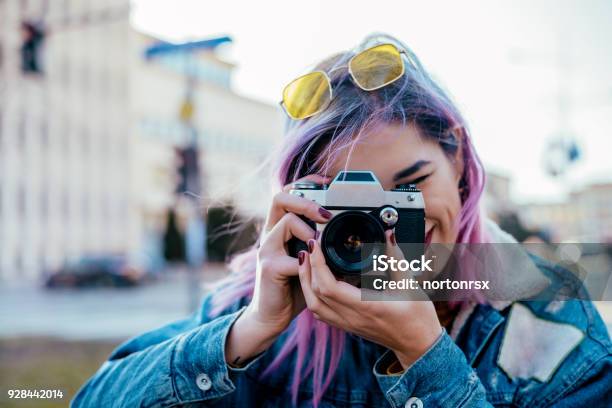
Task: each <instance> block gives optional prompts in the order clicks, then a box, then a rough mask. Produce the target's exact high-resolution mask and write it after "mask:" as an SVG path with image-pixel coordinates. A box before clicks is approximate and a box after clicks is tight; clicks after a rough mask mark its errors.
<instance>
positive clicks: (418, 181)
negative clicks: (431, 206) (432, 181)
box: [408, 174, 430, 184]
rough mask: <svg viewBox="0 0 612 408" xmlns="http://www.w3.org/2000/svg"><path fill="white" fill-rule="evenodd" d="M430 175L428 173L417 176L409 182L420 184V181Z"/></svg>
mask: <svg viewBox="0 0 612 408" xmlns="http://www.w3.org/2000/svg"><path fill="white" fill-rule="evenodd" d="M429 176H430V174H426V175H424V176H421V177H417V178H415V179H414V180H412V181H409V182H408V184H419V183H421V182H423V181H425V179H426V178H427V177H429Z"/></svg>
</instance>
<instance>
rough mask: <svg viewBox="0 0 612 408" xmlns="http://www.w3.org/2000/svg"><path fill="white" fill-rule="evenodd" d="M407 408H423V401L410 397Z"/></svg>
mask: <svg viewBox="0 0 612 408" xmlns="http://www.w3.org/2000/svg"><path fill="white" fill-rule="evenodd" d="M404 407H405V408H423V401H421V400H420V399H419V398H417V397H410V398H408V401H406V405H404Z"/></svg>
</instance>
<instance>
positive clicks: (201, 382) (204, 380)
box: [196, 373, 212, 391]
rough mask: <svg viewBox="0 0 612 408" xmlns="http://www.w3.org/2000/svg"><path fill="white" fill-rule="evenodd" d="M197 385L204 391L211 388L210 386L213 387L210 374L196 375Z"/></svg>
mask: <svg viewBox="0 0 612 408" xmlns="http://www.w3.org/2000/svg"><path fill="white" fill-rule="evenodd" d="M196 385H197V386H198V388H199V389H201V390H202V391H208V390H210V387H212V383H211V382H210V377H209V376H208V374H204V373H202V374H199V375H198V376H197V377H196Z"/></svg>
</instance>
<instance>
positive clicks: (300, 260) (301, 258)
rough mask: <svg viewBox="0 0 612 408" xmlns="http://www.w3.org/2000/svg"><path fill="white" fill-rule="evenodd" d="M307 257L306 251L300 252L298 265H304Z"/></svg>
mask: <svg viewBox="0 0 612 408" xmlns="http://www.w3.org/2000/svg"><path fill="white" fill-rule="evenodd" d="M305 256H306V253H305V252H304V251H300V252H298V264H299V265H301V264H303V263H304V257H305Z"/></svg>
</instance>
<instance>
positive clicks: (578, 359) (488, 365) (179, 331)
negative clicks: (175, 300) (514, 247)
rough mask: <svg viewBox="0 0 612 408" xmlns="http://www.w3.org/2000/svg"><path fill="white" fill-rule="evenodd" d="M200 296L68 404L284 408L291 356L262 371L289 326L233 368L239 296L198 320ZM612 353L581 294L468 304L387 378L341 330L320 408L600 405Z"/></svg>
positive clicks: (116, 358)
mask: <svg viewBox="0 0 612 408" xmlns="http://www.w3.org/2000/svg"><path fill="white" fill-rule="evenodd" d="M536 263H537V266H538V267H539V268H540V269H542V270H545V271H546V272H547V273H556V272H557V271H556V270H555V268H557V267H555V266H554V265H551V264H548V263H545V262H544V261H541V260H537V261H536ZM210 302H211V297H210V295H208V296H207V297H205V298H204V301H203V303H202V306H201V308H200V309H199V311H198V312H197V313H195V314H194V315H192V316H191V317H189V318H187V319H184V320H181V321H178V322H175V323H172V324H169V325H167V326H164V327H162V328H160V329H157V330H153V331H151V332H148V333H145V334H142V335H140V336H138V337H136V338H133V339H131V340H129V341H127V342H126V343H124V344H122V345H121V346H119V347H118V348H117V349H116V350H115V351H114V352H113V353H112V355H111V356H110V358H109V359H108V361H106V362H105V363H104V364H103V365H102V367H100V369H99V370H98V372H97V373H96V374H95V375H94V376H93V377H92V378H91V379H90V380H89V381H88V382H87V383H86V384H85V385H83V387H82V388H81V389H80V391H79V392H78V394H77V395H76V396H75V398H74V400H73V401H72V404H71V406H73V407H75V408H76V407H130V408H132V407H172V406H211V407H249V406H264V407H279V406H291V394H290V385H291V378H292V375H293V367H294V359H295V355H290V356H289V358H287V359H286V360H285V361H284V363H283V364H282V365H281V367H280V368H279V369H278V370H277V371H275V372H274V373H272V374H270V375H268V376H265V377H262V376H261V374H262V372H263V370H264V369H265V368H266V367H267V366H268V365H269V364H270V362H271V361H272V359H273V358H274V356H275V355H277V353H278V351H279V349H280V348H281V347H282V345H283V343H284V342H285V340H286V338H287V335H288V332H289V331H287V332H285V333H284V334H282V335H281V336H280V337H279V338H278V339H277V341H276V342H275V343H274V344H273V345H272V346H271V347H270V348H269V349H268V350H267V351H265V352H264V353H263V354H261V355H260V356H258V357H257V358H255V359H254V360H253V361H251V362H250V363H249V364H248V365H246V366H245V367H242V368H232V367H230V366H228V365H227V364H226V362H225V356H224V346H225V339H226V337H227V334H228V332H229V330H230V328H231V326H232V323H233V322H234V321H235V320H236V318H237V317H238V316H239V315H240V314H241V312H242V310H243V309H244V307H245V305H246V301H245V300H242V301H239V302H237V303H236V304H235V305H234V306H233V307H230V308H229V309H228V310H226V311H225V312H224V313H222V314H221V315H219V316H217V317H215V318H210V317H209V316H208V315H209V310H210ZM611 351H612V345H611V343H610V338H609V335H608V331H607V328H606V327H605V325H604V323H603V322H602V320H601V318H600V317H599V315H598V313H597V311H596V309H595V308H594V306H593V304H592V303H591V302H589V301H583V300H567V301H552V302H544V301H521V302H513V303H510V304H499V305H473V304H467V305H465V306H463V307H462V309H461V310H460V312H459V314H458V316H457V318H456V319H455V323H454V326H453V328H452V330H451V331H450V333H447V332H446V331H444V332H443V333H442V334H441V335H440V337H439V338H438V339H437V341H436V342H435V343H434V344H433V346H431V348H430V349H429V350H428V351H427V352H426V353H425V354H424V355H423V356H422V357H421V358H420V359H419V360H417V361H416V362H415V363H414V364H413V365H412V366H411V367H409V368H408V369H407V370H405V371H404V372H403V373H402V374H399V375H387V370H386V368H387V367H388V366H389V364H390V363H391V362H392V361H393V360H394V356H393V354H392V352H390V351H389V350H387V349H385V348H384V347H382V346H379V345H377V344H374V343H371V342H368V341H366V340H364V339H362V338H359V337H357V336H354V335H350V334H349V335H347V340H346V342H345V350H344V353H343V355H342V357H341V360H340V364H339V367H338V369H337V371H336V373H335V376H334V378H333V380H332V382H331V384H330V386H329V387H328V389H327V390H326V392H325V394H324V396H323V399H322V401H321V402H320V404H319V406H320V407H332V406H333V407H348V406H351V407H352V406H356V407H389V406H391V407H404V406H406V407H415V408H420V407H490V406H516V407H530V408H536V407H545V406H555V407H610V406H612V357H611ZM306 361H308V358H307V359H306ZM311 390H312V383H311V382H310V380H308V379H307V380H306V383H304V384H302V385H301V386H300V392H299V395H298V403H297V405H298V406H300V407H306V406H312V402H311V399H312V392H311Z"/></svg>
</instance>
